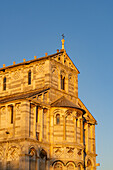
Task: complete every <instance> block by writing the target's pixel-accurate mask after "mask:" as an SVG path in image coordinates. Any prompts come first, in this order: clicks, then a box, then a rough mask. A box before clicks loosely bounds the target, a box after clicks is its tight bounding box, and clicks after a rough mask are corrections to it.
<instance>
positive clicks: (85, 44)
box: [0, 0, 113, 170]
mask: <svg viewBox="0 0 113 170" xmlns="http://www.w3.org/2000/svg"><path fill="white" fill-rule="evenodd" d="M62 33H64V34H65V41H66V42H65V48H66V51H67V53H68V55H69V56H70V58H71V59H72V60H73V62H74V63H75V65H76V66H77V68H78V69H79V71H80V75H79V97H80V99H82V101H83V102H84V104H85V105H86V106H87V108H88V109H89V110H90V111H91V113H92V114H93V116H94V117H95V118H96V120H97V122H98V126H97V127H96V143H97V154H98V156H97V162H100V164H101V166H100V167H98V168H97V169H98V170H112V169H113V168H112V162H113V156H112V153H113V145H112V141H113V132H112V130H113V123H112V122H113V111H112V107H111V106H112V103H113V89H112V88H113V74H112V73H113V0H70V1H69V0H57V1H55V0H32V1H31V0H10V1H9V0H1V1H0V67H2V65H3V64H6V65H11V64H12V63H13V61H16V63H19V62H22V61H23V58H26V60H30V59H33V58H34V56H35V55H36V56H37V57H42V56H44V55H45V52H48V54H52V53H55V52H56V50H57V49H60V48H61V34H62Z"/></svg>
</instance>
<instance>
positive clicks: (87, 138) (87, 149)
mask: <svg viewBox="0 0 113 170" xmlns="http://www.w3.org/2000/svg"><path fill="white" fill-rule="evenodd" d="M86 151H89V124H87V125H86Z"/></svg>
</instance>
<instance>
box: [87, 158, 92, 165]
mask: <svg viewBox="0 0 113 170" xmlns="http://www.w3.org/2000/svg"><path fill="white" fill-rule="evenodd" d="M91 166H92V163H91V160H90V159H88V161H87V167H91Z"/></svg>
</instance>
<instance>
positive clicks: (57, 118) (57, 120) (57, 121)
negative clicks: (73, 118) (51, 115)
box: [56, 114, 60, 125]
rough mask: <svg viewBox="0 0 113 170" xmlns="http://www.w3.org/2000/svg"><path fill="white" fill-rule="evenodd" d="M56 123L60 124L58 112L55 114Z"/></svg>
mask: <svg viewBox="0 0 113 170" xmlns="http://www.w3.org/2000/svg"><path fill="white" fill-rule="evenodd" d="M56 124H57V125H59V124H60V114H57V115H56Z"/></svg>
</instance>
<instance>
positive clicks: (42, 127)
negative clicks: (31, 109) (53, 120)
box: [40, 109, 44, 141]
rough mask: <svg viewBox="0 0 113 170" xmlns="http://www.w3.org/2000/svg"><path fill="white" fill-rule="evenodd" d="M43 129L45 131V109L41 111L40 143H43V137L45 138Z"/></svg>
mask: <svg viewBox="0 0 113 170" xmlns="http://www.w3.org/2000/svg"><path fill="white" fill-rule="evenodd" d="M43 129H44V113H43V109H41V131H40V141H42V139H43V136H44V133H43Z"/></svg>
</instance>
